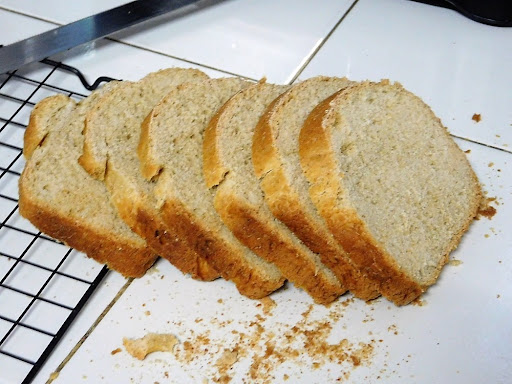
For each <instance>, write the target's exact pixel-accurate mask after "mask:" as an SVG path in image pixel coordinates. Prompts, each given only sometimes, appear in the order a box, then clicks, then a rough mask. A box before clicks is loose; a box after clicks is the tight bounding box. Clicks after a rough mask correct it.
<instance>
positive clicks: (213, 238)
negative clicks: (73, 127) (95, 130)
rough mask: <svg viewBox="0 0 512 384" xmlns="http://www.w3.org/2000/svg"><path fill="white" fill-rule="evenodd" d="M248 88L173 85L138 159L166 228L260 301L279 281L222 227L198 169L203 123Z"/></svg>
mask: <svg viewBox="0 0 512 384" xmlns="http://www.w3.org/2000/svg"><path fill="white" fill-rule="evenodd" d="M247 85H248V83H246V82H244V81H241V80H239V79H236V78H231V79H212V80H207V81H204V82H201V83H188V84H183V85H180V86H178V87H177V88H176V89H174V90H172V91H171V92H170V93H169V94H168V95H167V96H166V97H165V98H164V99H163V100H162V101H161V102H160V103H159V104H158V105H157V106H156V107H155V108H154V109H153V111H152V112H151V113H150V114H149V115H148V117H147V118H146V119H145V121H144V123H143V125H142V134H141V138H140V143H139V147H138V155H139V158H140V160H141V163H142V173H143V175H144V176H145V177H146V178H147V179H148V180H154V182H155V183H156V186H155V189H154V191H155V196H156V199H157V208H158V209H159V210H160V212H161V214H162V217H163V219H164V220H165V222H166V223H167V225H168V226H169V228H170V229H171V230H173V231H174V232H176V233H177V234H178V235H180V236H182V237H183V238H184V239H186V240H187V241H188V243H189V244H190V246H192V247H193V248H194V249H195V250H196V251H197V252H198V253H199V254H200V255H202V256H203V257H204V258H205V259H206V260H207V261H208V262H209V263H210V264H211V265H212V266H214V267H215V269H216V270H217V271H219V272H220V273H221V275H222V276H223V277H224V278H226V279H227V280H231V281H233V282H234V283H235V284H236V287H237V289H238V290H239V291H240V293H242V294H243V295H245V296H248V297H251V298H261V297H264V296H266V295H268V294H269V293H271V292H273V291H274V290H276V289H278V288H279V287H281V286H282V284H283V282H284V278H283V277H282V275H281V273H280V272H279V270H278V269H277V268H276V267H275V266H274V265H272V264H270V263H268V262H266V261H264V260H263V259H261V258H259V257H258V256H256V255H255V254H253V253H252V252H251V251H250V250H249V249H248V248H246V247H244V246H243V245H242V244H240V242H239V241H238V240H237V239H236V238H235V237H234V236H233V234H232V233H231V232H230V231H229V229H228V228H227V227H226V226H225V225H224V224H223V223H222V220H221V219H220V217H219V216H218V214H217V212H216V211H215V208H214V206H213V195H214V192H213V191H212V190H210V189H208V188H207V187H206V183H205V181H204V177H203V169H202V168H203V155H202V146H203V135H204V130H205V128H206V126H207V125H208V122H209V121H210V119H211V118H212V116H213V115H214V114H215V112H216V111H217V109H218V108H220V107H221V106H222V105H223V104H224V103H225V102H226V100H227V99H228V98H230V97H231V96H232V95H233V94H235V93H236V92H238V91H239V90H241V89H243V88H245V87H246V86H247Z"/></svg>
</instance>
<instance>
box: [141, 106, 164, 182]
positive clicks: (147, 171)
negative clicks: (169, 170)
mask: <svg viewBox="0 0 512 384" xmlns="http://www.w3.org/2000/svg"><path fill="white" fill-rule="evenodd" d="M154 116H155V109H153V110H152V111H151V113H150V114H149V115H147V116H146V118H145V119H144V121H143V122H142V124H141V126H140V139H139V145H138V146H137V156H138V158H139V161H140V172H141V173H142V176H143V177H144V178H145V179H146V180H152V179H153V178H154V177H155V176H157V175H158V174H159V173H160V171H161V170H162V166H161V165H160V164H158V162H157V161H156V159H154V158H153V157H152V156H151V154H150V152H151V151H150V148H149V146H150V141H151V139H150V131H151V121H152V120H153V117H154Z"/></svg>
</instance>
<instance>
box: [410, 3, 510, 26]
mask: <svg viewBox="0 0 512 384" xmlns="http://www.w3.org/2000/svg"><path fill="white" fill-rule="evenodd" d="M414 1H418V2H421V3H425V4H430V5H435V6H439V7H444V8H450V9H453V10H455V11H457V12H460V13H461V14H463V15H464V16H466V17H468V18H470V19H471V20H474V21H477V22H479V23H483V24H488V25H493V26H495V27H512V1H511V0H414Z"/></svg>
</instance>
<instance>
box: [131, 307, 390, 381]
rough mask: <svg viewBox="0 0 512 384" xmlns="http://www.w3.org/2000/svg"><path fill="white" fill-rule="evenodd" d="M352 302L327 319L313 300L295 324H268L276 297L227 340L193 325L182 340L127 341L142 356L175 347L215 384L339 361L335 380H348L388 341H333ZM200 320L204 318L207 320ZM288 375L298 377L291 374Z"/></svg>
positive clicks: (222, 323)
mask: <svg viewBox="0 0 512 384" xmlns="http://www.w3.org/2000/svg"><path fill="white" fill-rule="evenodd" d="M350 302H352V299H348V300H347V303H345V304H343V303H341V302H340V303H338V304H335V305H332V306H331V307H329V309H328V312H327V313H326V314H324V315H323V316H322V318H321V319H315V318H314V316H313V312H314V311H315V309H316V306H315V305H313V304H311V305H309V306H308V307H306V308H305V309H304V310H303V312H302V313H301V314H300V317H299V319H298V320H297V321H296V322H294V323H293V324H288V323H286V324H285V323H280V322H278V323H277V324H273V325H272V327H267V326H266V321H267V320H268V319H269V316H272V313H271V311H272V310H273V309H274V308H276V307H277V304H276V302H275V301H274V300H272V299H269V300H261V301H259V302H256V307H257V308H259V309H261V310H262V313H256V314H255V315H254V316H251V317H250V318H247V319H245V320H241V321H240V324H239V327H237V328H236V329H232V330H231V331H228V333H227V334H226V336H227V335H229V337H225V338H224V339H222V340H215V339H213V337H212V335H213V333H211V330H210V329H206V330H203V331H198V330H197V329H190V328H189V329H188V330H187V334H188V335H187V336H182V338H183V342H182V343H179V342H178V339H177V338H176V337H175V336H174V335H172V334H162V335H155V334H148V335H146V336H145V337H143V338H141V339H137V340H127V339H124V340H123V344H124V345H125V347H126V349H127V351H128V352H129V353H130V354H131V355H132V356H134V357H136V358H138V359H144V357H145V356H146V355H147V354H149V353H151V352H153V351H162V350H167V351H172V352H173V357H174V358H175V359H176V361H177V362H179V363H180V364H181V365H182V366H183V367H184V368H186V367H187V366H189V367H192V366H201V367H203V368H202V371H201V375H202V376H203V377H204V376H206V377H207V379H208V380H209V382H212V383H223V384H227V383H230V382H232V381H234V380H238V375H241V376H242V377H244V378H245V379H243V380H242V381H241V382H242V383H252V382H258V383H260V382H261V383H269V382H272V381H274V380H275V379H276V377H275V376H274V375H275V373H276V371H277V370H278V369H279V367H281V366H283V365H288V364H292V365H295V366H297V367H303V369H307V370H314V369H320V368H321V367H323V366H324V365H325V364H334V365H336V366H338V369H337V372H336V373H334V372H333V373H334V375H335V376H333V377H334V379H335V378H336V377H338V378H339V379H340V380H342V381H345V380H348V378H349V377H350V374H351V372H352V371H353V370H354V369H356V368H357V367H359V366H362V365H366V366H368V365H370V364H371V359H372V357H373V355H374V349H375V346H376V345H377V344H378V343H379V342H382V341H381V340H375V339H373V338H372V337H373V336H372V335H370V336H369V337H370V340H369V341H368V342H360V341H359V340H358V341H357V342H351V341H350V340H348V339H347V338H341V339H339V340H332V339H331V334H332V331H333V329H334V327H335V324H336V323H337V322H338V320H340V319H341V318H343V316H344V314H343V312H344V310H345V308H346V306H347V305H348V304H349V303H350ZM200 320H201V322H203V319H200ZM195 323H196V324H197V323H198V321H196V322H195ZM210 323H211V324H212V326H214V327H217V328H224V327H229V326H231V323H232V321H222V320H219V319H217V318H214V319H211V320H210ZM390 331H391V332H393V331H394V332H395V334H397V332H396V326H392V327H390ZM167 338H170V340H167ZM301 370H302V368H301ZM330 371H331V368H329V372H330ZM235 375H236V377H235ZM282 377H283V379H284V380H290V381H293V378H292V377H290V374H284V376H282Z"/></svg>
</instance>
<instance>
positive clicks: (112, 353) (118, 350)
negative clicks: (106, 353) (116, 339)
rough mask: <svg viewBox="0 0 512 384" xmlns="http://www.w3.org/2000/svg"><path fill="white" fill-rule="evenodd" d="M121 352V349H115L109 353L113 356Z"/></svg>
mask: <svg viewBox="0 0 512 384" xmlns="http://www.w3.org/2000/svg"><path fill="white" fill-rule="evenodd" d="M119 352H121V348H116V349H114V350H113V351H112V352H110V354H111V355H115V354H116V353H119Z"/></svg>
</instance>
